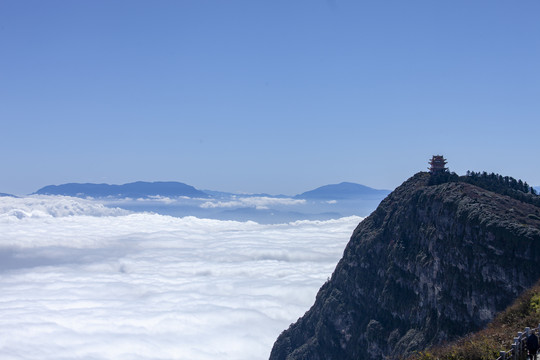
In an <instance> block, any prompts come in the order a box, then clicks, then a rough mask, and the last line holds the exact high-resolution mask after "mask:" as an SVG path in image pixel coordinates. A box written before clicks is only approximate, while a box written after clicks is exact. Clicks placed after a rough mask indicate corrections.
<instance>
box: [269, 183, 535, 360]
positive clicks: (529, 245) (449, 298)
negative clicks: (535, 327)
mask: <svg viewBox="0 0 540 360" xmlns="http://www.w3.org/2000/svg"><path fill="white" fill-rule="evenodd" d="M429 179H430V175H429V174H428V173H418V174H416V175H415V176H413V177H412V178H410V179H409V180H407V181H406V182H405V183H403V184H402V185H401V186H400V187H398V188H397V189H396V190H395V191H394V192H392V193H391V194H390V195H389V196H388V197H387V198H386V199H385V200H383V201H382V202H381V204H380V205H379V207H378V208H377V209H376V210H375V211H374V212H373V213H372V214H371V215H370V216H369V217H368V218H366V219H365V220H364V221H363V222H361V223H360V224H359V225H358V227H357V228H356V229H355V231H354V233H353V235H352V237H351V240H350V241H349V244H348V245H347V247H346V249H345V251H344V255H343V258H342V259H341V260H340V262H339V263H338V265H337V267H336V269H335V271H334V273H333V275H332V278H331V279H330V280H329V281H328V282H327V283H326V284H324V285H323V286H322V288H321V289H320V290H319V293H318V294H317V297H316V300H315V304H314V305H313V307H312V308H311V309H310V310H309V311H308V312H307V313H306V314H305V315H304V316H303V317H302V318H301V319H299V320H298V321H297V322H296V323H295V324H292V325H291V326H290V328H289V329H288V330H286V331H284V332H283V333H282V334H281V335H280V336H279V338H278V339H277V341H276V343H275V344H274V347H273V349H272V352H271V355H270V359H271V360H285V359H289V360H291V359H309V360H318V359H327V360H329V359H336V360H337V359H339V360H347V359H355V360H357V359H382V358H384V357H385V356H386V357H388V358H391V359H396V358H398V357H400V356H401V355H406V354H409V353H411V352H412V351H415V350H419V349H423V348H425V347H426V346H429V345H431V344H437V343H440V342H442V341H445V340H451V339H454V338H456V337H458V336H460V335H463V334H466V333H468V332H470V331H475V330H477V329H479V328H481V327H483V326H485V325H486V324H487V323H488V322H489V321H490V320H491V319H493V317H494V315H495V314H496V313H497V312H499V311H501V310H503V309H505V308H506V306H508V305H509V304H510V303H511V302H512V300H513V299H515V298H516V297H517V296H518V295H519V294H520V293H521V292H522V291H523V290H524V289H526V288H528V287H529V286H531V285H532V284H534V283H535V282H536V280H537V279H538V278H539V277H540V266H539V261H540V230H539V229H540V208H538V207H536V206H534V205H531V204H528V203H524V202H521V201H519V200H516V199H514V198H511V197H508V196H504V195H500V194H497V193H494V192H491V191H487V190H485V189H482V188H480V187H477V186H474V185H471V184H467V183H463V182H452V183H443V184H439V185H432V186H428V183H429Z"/></svg>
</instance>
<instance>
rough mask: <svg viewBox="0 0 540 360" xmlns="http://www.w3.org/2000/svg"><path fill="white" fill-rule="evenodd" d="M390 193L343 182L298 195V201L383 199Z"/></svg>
mask: <svg viewBox="0 0 540 360" xmlns="http://www.w3.org/2000/svg"><path fill="white" fill-rule="evenodd" d="M388 193H390V192H389V191H388V190H377V189H373V188H370V187H368V186H365V185H360V184H355V183H350V182H342V183H339V184H331V185H325V186H321V187H318V188H316V189H314V190H310V191H306V192H304V193H302V194H299V195H296V196H295V198H297V199H320V200H340V199H357V198H365V199H372V198H377V199H382V198H383V197H385V196H386V195H388Z"/></svg>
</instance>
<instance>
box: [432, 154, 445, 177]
mask: <svg viewBox="0 0 540 360" xmlns="http://www.w3.org/2000/svg"><path fill="white" fill-rule="evenodd" d="M429 165H430V167H429V168H428V169H429V172H430V173H432V174H436V173H441V172H446V171H448V168H447V167H446V159H445V158H444V157H443V156H442V155H433V157H432V158H431V160H430V161H429Z"/></svg>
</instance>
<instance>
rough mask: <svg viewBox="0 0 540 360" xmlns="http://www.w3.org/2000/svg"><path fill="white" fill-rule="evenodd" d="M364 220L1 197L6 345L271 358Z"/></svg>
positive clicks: (62, 357) (8, 351) (43, 356)
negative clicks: (239, 215)
mask: <svg viewBox="0 0 540 360" xmlns="http://www.w3.org/2000/svg"><path fill="white" fill-rule="evenodd" d="M360 220H361V218H360V217H356V216H352V217H346V218H341V219H336V220H329V221H297V222H292V223H288V224H274V225H261V224H258V223H255V222H251V221H248V222H237V221H221V220H209V219H199V218H195V217H183V218H178V217H172V216H164V215H157V214H152V213H135V212H129V211H126V210H121V209H117V208H109V207H105V206H103V205H102V204H100V203H99V202H96V201H92V200H82V199H74V198H68V197H55V196H51V197H48V196H31V197H26V198H9V197H0V354H1V355H2V359H17V360H20V359H40V360H47V359H50V360H67V359H70V360H71V359H95V360H98V359H128V360H129V359H134V360H137V359H167V360H169V359H186V360H188V359H189V360H197V359H212V360H215V359H246V360H248V359H249V360H257V359H267V358H268V356H269V353H270V350H271V347H272V344H273V342H274V341H275V339H276V338H277V336H278V335H279V334H280V333H281V331H283V330H284V329H286V328H287V327H288V326H289V324H290V323H292V322H294V321H296V319H297V318H298V317H300V316H302V315H303V314H304V312H305V311H307V310H308V309H309V307H310V306H311V305H312V304H313V301H314V298H315V295H316V293H317V290H318V289H319V288H320V286H321V285H322V284H323V283H324V282H325V281H326V279H327V278H328V277H329V276H330V275H331V273H332V271H333V269H334V267H335V265H336V263H337V261H338V260H339V258H340V257H341V255H342V253H343V250H344V247H345V245H346V243H347V241H348V240H349V237H350V235H351V233H352V231H353V230H354V227H355V226H356V225H357V224H358V222H359V221H360Z"/></svg>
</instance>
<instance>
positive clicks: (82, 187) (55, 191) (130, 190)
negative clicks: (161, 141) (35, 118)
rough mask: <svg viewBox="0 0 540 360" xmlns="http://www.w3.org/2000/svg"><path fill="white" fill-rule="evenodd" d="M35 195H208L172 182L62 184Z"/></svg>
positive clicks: (42, 189) (203, 196) (41, 190)
mask: <svg viewBox="0 0 540 360" xmlns="http://www.w3.org/2000/svg"><path fill="white" fill-rule="evenodd" d="M36 194H40V195H66V196H76V197H87V196H91V197H107V196H117V197H135V198H136V197H147V196H156V195H159V196H188V197H202V198H206V197H208V195H207V194H206V193H204V192H202V191H200V190H197V189H195V188H194V187H193V186H191V185H187V184H184V183H181V182H174V181H168V182H167V181H158V182H144V181H137V182H133V183H128V184H123V185H109V184H90V183H88V184H77V183H70V184H62V185H49V186H45V187H43V188H41V189H39V190H38V191H36Z"/></svg>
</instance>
